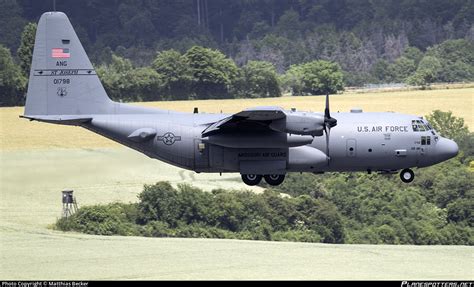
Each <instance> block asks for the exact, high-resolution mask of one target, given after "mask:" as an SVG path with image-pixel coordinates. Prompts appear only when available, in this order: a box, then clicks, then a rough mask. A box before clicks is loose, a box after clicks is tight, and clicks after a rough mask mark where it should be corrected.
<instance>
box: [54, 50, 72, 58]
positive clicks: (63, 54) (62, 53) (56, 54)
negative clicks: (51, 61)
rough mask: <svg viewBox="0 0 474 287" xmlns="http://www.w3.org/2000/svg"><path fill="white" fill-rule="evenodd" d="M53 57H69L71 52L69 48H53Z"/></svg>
mask: <svg viewBox="0 0 474 287" xmlns="http://www.w3.org/2000/svg"><path fill="white" fill-rule="evenodd" d="M51 57H53V58H69V57H71V54H70V53H69V49H67V48H53V49H52V50H51Z"/></svg>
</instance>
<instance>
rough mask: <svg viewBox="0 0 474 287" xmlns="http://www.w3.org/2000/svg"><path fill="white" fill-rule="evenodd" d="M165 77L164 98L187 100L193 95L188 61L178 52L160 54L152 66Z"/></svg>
mask: <svg viewBox="0 0 474 287" xmlns="http://www.w3.org/2000/svg"><path fill="white" fill-rule="evenodd" d="M152 67H153V69H155V71H157V72H158V73H159V74H161V75H162V76H163V88H164V90H163V93H164V97H165V98H167V99H173V100H187V99H188V98H189V96H190V94H191V90H190V85H191V79H192V78H191V71H190V68H189V66H188V64H187V63H186V59H185V58H184V56H183V55H181V54H180V53H179V52H178V51H176V50H166V51H162V52H160V53H158V55H157V56H156V58H155V60H154V61H153V65H152Z"/></svg>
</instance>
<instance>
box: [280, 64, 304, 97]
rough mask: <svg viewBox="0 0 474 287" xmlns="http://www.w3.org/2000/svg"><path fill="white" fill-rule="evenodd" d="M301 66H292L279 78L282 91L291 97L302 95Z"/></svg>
mask: <svg viewBox="0 0 474 287" xmlns="http://www.w3.org/2000/svg"><path fill="white" fill-rule="evenodd" d="M303 75H304V71H303V66H302V65H292V66H290V68H289V69H288V71H287V72H286V73H285V74H284V75H283V76H282V77H281V79H282V85H283V89H284V90H285V91H290V92H291V94H292V95H293V96H301V95H303V90H304V84H303Z"/></svg>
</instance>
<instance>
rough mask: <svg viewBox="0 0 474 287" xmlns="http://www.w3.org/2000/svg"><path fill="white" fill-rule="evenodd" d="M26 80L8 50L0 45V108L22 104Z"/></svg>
mask: <svg viewBox="0 0 474 287" xmlns="http://www.w3.org/2000/svg"><path fill="white" fill-rule="evenodd" d="M25 88H26V78H25V77H24V76H23V75H22V73H21V70H20V68H19V67H18V66H17V65H15V63H14V62H13V59H12V55H11V54H10V50H8V49H7V48H5V47H4V46H2V45H0V106H16V105H22V104H24V101H25V98H24V93H25Z"/></svg>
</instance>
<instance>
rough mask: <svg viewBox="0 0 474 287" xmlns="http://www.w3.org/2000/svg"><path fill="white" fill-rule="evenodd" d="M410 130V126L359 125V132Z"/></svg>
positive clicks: (405, 131)
mask: <svg viewBox="0 0 474 287" xmlns="http://www.w3.org/2000/svg"><path fill="white" fill-rule="evenodd" d="M408 131H409V130H408V126H357V132H359V133H381V132H384V133H386V132H393V133H396V132H399V133H407V132H408Z"/></svg>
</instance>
